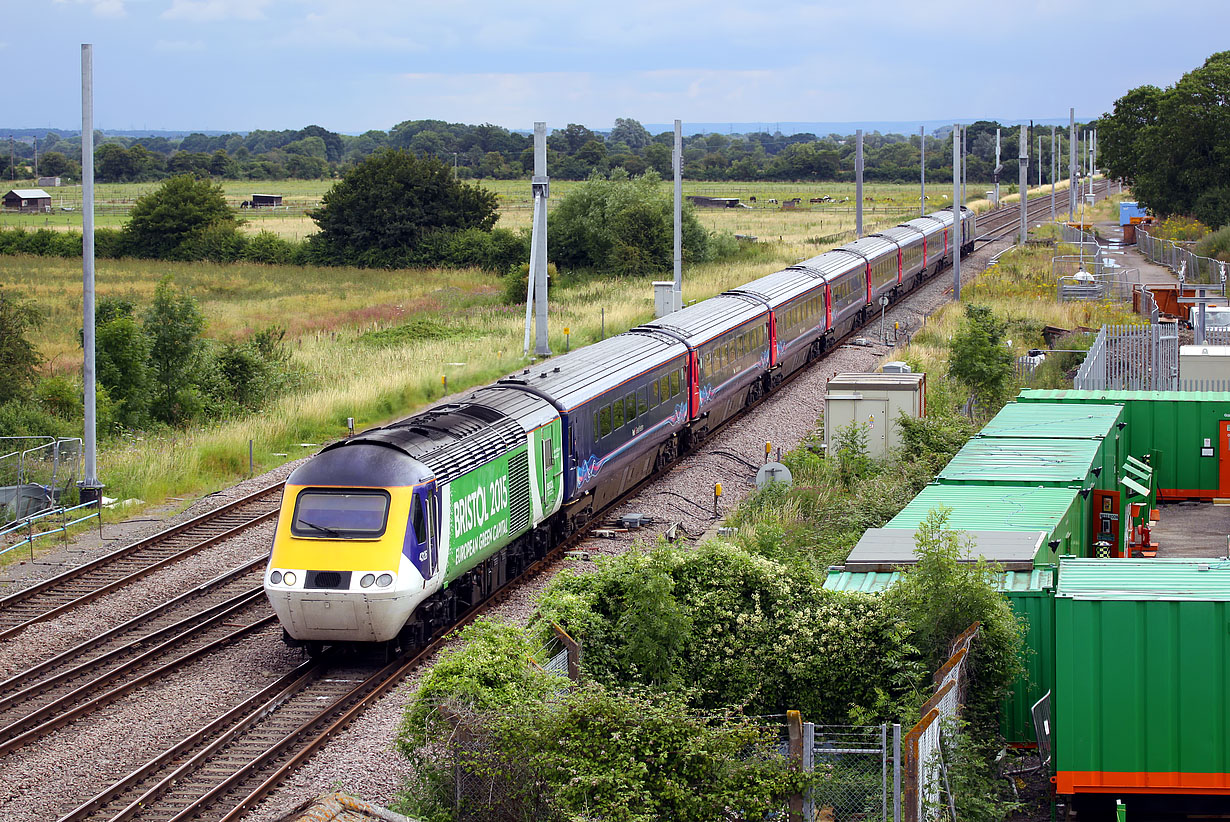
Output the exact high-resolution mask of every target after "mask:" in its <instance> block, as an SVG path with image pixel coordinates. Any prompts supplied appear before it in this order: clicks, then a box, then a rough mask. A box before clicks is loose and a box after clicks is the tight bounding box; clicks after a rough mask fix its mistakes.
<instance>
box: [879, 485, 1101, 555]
mask: <svg viewBox="0 0 1230 822" xmlns="http://www.w3.org/2000/svg"><path fill="white" fill-rule="evenodd" d="M1081 490H1082V489H1078V488H1040V487H1028V488H1026V487H1020V486H1016V487H1014V486H1010V485H940V484H931V485H928V486H927V487H926V488H924V489H923V490H922V491H921V492H919V494H918V496H916V497H914V499H912V500H910V502H909V503H908V504H907V505H906V506H905V508H902V509H901V513H899V514H897V516H895V517H893V518H892V519H891V520H889V522H888V524H886V525H885V526H884V527H885V528H908V529H910V530H915V529H917V528H918V525H919V523H921V522H922V521H923V520H924V519H926V518H927V515H928V514H929V513H930V512H931V511H932V510H933V509H935V508H938V507H940V506H941V505H942V506H944V507H946V508H949V509H950V513H949V515H948V527H949V528H951V529H952V530H954V531H1045V532H1047V534H1048V535H1049V536H1048V539H1047V541H1046V543H1045V548H1044V549H1043V550H1042V551H1040V552H1039V554H1038V556H1037V557H1036V558H1035V560H1034V564H1035V565H1053V564H1055V563H1056V562H1057V561H1058V557H1059V556H1060V555H1062V554H1071V555H1073V556H1088V554H1089V538H1088V534H1089V524H1088V521H1087V519H1086V516H1087V513H1088V512H1087V510H1086V507H1087V506H1086V504H1085V496H1088V494H1086V495H1085V496H1082V493H1081Z"/></svg>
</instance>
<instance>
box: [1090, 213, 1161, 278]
mask: <svg viewBox="0 0 1230 822" xmlns="http://www.w3.org/2000/svg"><path fill="white" fill-rule="evenodd" d="M1094 230H1095V231H1096V232H1097V234H1098V236H1099V237H1102V238H1104V239H1105V240H1107V241H1108V242H1110V243H1111V247H1110V248H1109V249H1108V250H1106V251H1104V252H1103V253H1104V254H1105V255H1107V256H1109V257H1110V258H1111V259H1113V260H1115V261H1116V262H1118V263H1119V265H1121V266H1123V267H1124V268H1135V269H1136V270H1137V271H1139V272H1140V279H1139V280H1138V282H1140V283H1143V284H1145V285H1178V283H1179V280H1178V278H1177V277H1175V275H1174V274H1172V273H1171V272H1170V269H1169V268H1166V267H1165V266H1161V265H1158V264H1157V263H1154V262H1152V261H1150V260H1148V259H1146V258H1145V256H1144V255H1143V254H1141V253H1140V251H1138V250H1137V248H1136V246H1134V245H1129V246H1122V245H1120V244H1121V243H1122V242H1123V229H1122V228H1120V227H1119V226H1118V225H1116V224H1115V223H1114V222H1113V221H1112V222H1104V223H1094Z"/></svg>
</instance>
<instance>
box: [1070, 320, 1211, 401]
mask: <svg viewBox="0 0 1230 822" xmlns="http://www.w3.org/2000/svg"><path fill="white" fill-rule="evenodd" d="M1206 344H1207V345H1228V344H1230V332H1226V331H1222V330H1218V331H1212V332H1209V334H1208V342H1207V343H1206ZM1072 387H1073V388H1075V389H1077V390H1078V391H1081V390H1083V391H1227V390H1230V376H1228V378H1227V379H1224V380H1223V379H1182V377H1181V375H1180V373H1179V325H1178V323H1174V322H1169V323H1166V322H1163V323H1153V324H1150V325H1104V326H1102V328H1101V330H1100V331H1098V335H1097V337H1095V338H1094V341H1093V345H1091V346H1090V347H1089V353H1088V354H1087V355H1086V356H1085V361H1084V362H1083V363H1082V364H1081V367H1080V369H1079V370H1078V371H1077V372H1076V376H1075V377H1074V378H1073V379H1072Z"/></svg>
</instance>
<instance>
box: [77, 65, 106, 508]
mask: <svg viewBox="0 0 1230 822" xmlns="http://www.w3.org/2000/svg"><path fill="white" fill-rule="evenodd" d="M81 280H82V300H81V310H82V317H81V321H82V322H81V325H82V348H83V349H84V350H85V357H84V360H83V364H82V373H81V376H82V382H83V384H84V392H85V396H84V398H83V399H84V400H85V431H84V436H83V437H82V445H83V446H84V450H85V476H83V477H82V478H81V501H82V502H96V501H98V499H99V496H100V493H101V491H102V487H103V486H102V483H100V482H99V481H98V438H97V427H98V418H97V415H96V408H95V396H94V395H95V391H96V388H95V375H94V46H93V45H92V44H89V43H82V44H81Z"/></svg>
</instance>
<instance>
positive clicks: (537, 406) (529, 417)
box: [466, 384, 559, 434]
mask: <svg viewBox="0 0 1230 822" xmlns="http://www.w3.org/2000/svg"><path fill="white" fill-rule="evenodd" d="M466 400H467V401H468V402H473V403H476V404H478V405H483V406H486V407H487V408H493V409H495V410H496V411H499V412H501V413H503V414H506V415H507V416H509V417H512V418H513V419H514V420H516V421H517V422H518V423H520V424H521V427H522V428H523V429H524V430H525V433H527V434H528V433H530V432H531V431H534V430H536V429H539V428H541V427H542V426H544V425H548V424H550V423H552V422H554V421H555V420H557V419H559V412H558V411H556V410H555V406H553V405H552V404H551V403H550V402H548V401H547V400H546V399H544V398H542V397H540V396H538V395H537V394H531V393H530V392H528V391H522V390H521V389H520V388H515V387H512V386H506V385H499V384H496V385H489V386H486V387H485V388H479V389H478V390H476V391H475V392H474V393H473V394H470V395H469V396H468V397H466Z"/></svg>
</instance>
